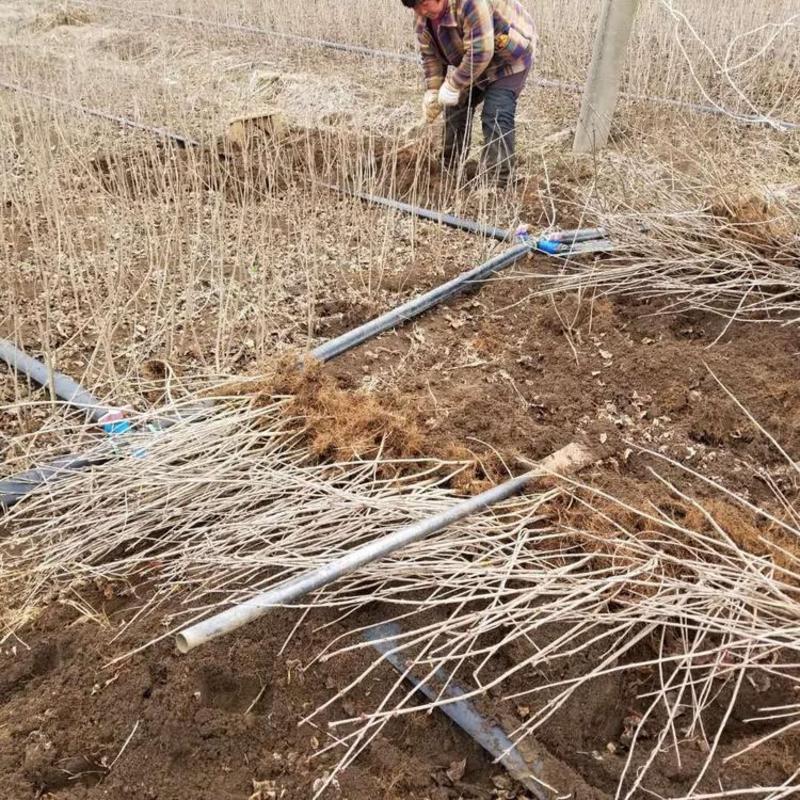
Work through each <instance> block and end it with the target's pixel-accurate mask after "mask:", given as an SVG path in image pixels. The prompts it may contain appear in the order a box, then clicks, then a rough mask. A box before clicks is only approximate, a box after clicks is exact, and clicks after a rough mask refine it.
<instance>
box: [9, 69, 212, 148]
mask: <svg viewBox="0 0 800 800" xmlns="http://www.w3.org/2000/svg"><path fill="white" fill-rule="evenodd" d="M0 89H5V90H6V91H9V92H16V93H17V94H26V95H29V96H30V97H35V98H37V99H39V100H48V101H49V102H51V103H55V104H56V105H60V106H63V107H65V108H69V109H70V110H71V111H77V112H78V113H79V114H86V115H87V116H89V117H97V118H98V119H104V120H107V121H108V122H114V123H116V124H117V125H119V126H120V127H123V128H133V129H134V130H139V131H145V133H150V134H153V135H154V136H156V137H158V138H159V139H167V140H169V141H172V142H174V143H175V144H177V145H178V146H179V147H200V142H198V141H197V140H196V139H192V138H191V137H189V136H184V135H183V134H180V133H175V131H171V130H169V129H168V128H157V127H155V126H153V125H145V124H144V123H143V122H137V121H136V120H134V119H130V118H128V117H123V116H119V115H117V114H109V113H108V112H107V111H101V110H100V109H97V108H86V107H85V106H80V105H78V104H77V103H70V102H69V101H67V100H62V99H60V98H58V97H53V95H50V94H44V93H42V92H34V91H32V90H31V89H26V88H25V87H24V86H20V85H19V84H16V83H8V82H7V81H3V80H0Z"/></svg>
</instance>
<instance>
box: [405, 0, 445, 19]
mask: <svg viewBox="0 0 800 800" xmlns="http://www.w3.org/2000/svg"><path fill="white" fill-rule="evenodd" d="M401 2H402V4H403V5H404V6H405V7H406V8H413V9H414V13H415V14H419V15H420V16H421V17H427V18H428V19H436V18H437V17H439V16H441V13H442V12H443V11H444V7H445V6H446V5H447V0H401Z"/></svg>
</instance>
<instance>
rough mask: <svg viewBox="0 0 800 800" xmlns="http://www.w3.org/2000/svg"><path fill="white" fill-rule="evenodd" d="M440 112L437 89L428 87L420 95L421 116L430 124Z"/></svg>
mask: <svg viewBox="0 0 800 800" xmlns="http://www.w3.org/2000/svg"><path fill="white" fill-rule="evenodd" d="M441 113H442V107H441V106H440V105H439V90H438V89H428V91H427V92H425V94H424V95H423V97H422V116H423V117H425V122H427V123H428V125H430V124H431V123H432V122H434V121H435V120H436V118H437V117H438V116H439V114H441Z"/></svg>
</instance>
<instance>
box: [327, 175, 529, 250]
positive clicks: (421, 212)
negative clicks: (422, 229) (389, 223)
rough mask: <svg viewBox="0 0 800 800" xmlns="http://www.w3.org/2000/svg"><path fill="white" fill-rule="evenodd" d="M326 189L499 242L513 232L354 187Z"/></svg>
mask: <svg viewBox="0 0 800 800" xmlns="http://www.w3.org/2000/svg"><path fill="white" fill-rule="evenodd" d="M324 186H326V187H327V188H328V189H333V190H334V191H336V192H342V194H347V195H350V196H351V197H356V198H358V199H359V200H364V201H366V202H367V203H372V204H373V205H376V206H384V207H386V208H394V209H397V210H398V211H402V212H404V213H406V214H413V215H415V216H417V217H421V218H422V219H429V220H431V221H432V222H438V223H439V224H440V225H448V226H449V227H451V228H458V229H459V230H462V231H467V232H468V233H474V234H476V235H478V236H485V237H486V238H487V239H497V240H498V241H499V242H507V241H508V240H509V239H512V238H513V236H514V234H513V233H512V232H511V231H507V230H505V229H503V228H495V227H494V226H493V225H483V224H481V223H480V222H474V221H473V220H471V219H463V218H462V217H456V216H454V215H453V214H445V213H443V212H441V211H432V210H431V209H428V208H422V207H420V206H415V205H411V203H404V202H402V201H401V200H394V199H392V198H391V197H381V196H380V195H375V194H369V193H367V192H359V191H356V190H355V189H344V188H342V187H340V186H334V185H332V184H327V183H326V184H324Z"/></svg>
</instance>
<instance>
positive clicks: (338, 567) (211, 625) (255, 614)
mask: <svg viewBox="0 0 800 800" xmlns="http://www.w3.org/2000/svg"><path fill="white" fill-rule="evenodd" d="M592 461H593V456H592V455H591V454H590V453H589V451H588V450H587V449H586V448H584V447H582V446H580V445H577V444H574V443H573V444H569V445H567V446H566V447H563V448H562V449H561V450H559V451H557V452H556V453H553V454H552V455H550V456H548V457H547V458H546V459H544V460H543V461H542V462H540V464H539V465H538V466H536V467H535V468H534V469H532V470H530V471H529V472H526V473H525V474H524V475H520V476H519V477H517V478H512V479H511V480H508V481H505V483H501V484H500V485H499V486H494V487H493V488H491V489H488V490H487V491H485V492H481V494H479V495H476V496H475V497H470V498H468V499H467V500H462V501H460V502H458V503H456V504H455V505H454V506H452V507H451V508H448V509H447V510H445V511H441V512H439V513H438V514H434V515H433V516H432V517H428V518H427V519H424V520H420V521H419V522H415V523H413V524H411V525H407V526H405V527H404V528H400V530H398V531H395V532H394V533H390V534H387V535H386V536H381V537H380V538H379V539H376V540H374V541H372V542H368V543H367V544H364V545H361V546H360V547H356V548H354V549H353V550H351V551H350V552H348V553H345V555H343V556H340V557H339V558H335V559H333V560H332V561H329V562H328V563H327V564H323V565H322V566H321V567H317V568H315V569H312V570H309V571H308V572H304V573H303V574H302V575H298V576H297V577H296V578H292V579H291V580H288V581H286V582H284V583H282V584H280V585H278V586H276V587H275V588H274V589H270V590H269V591H267V592H262V593H261V594H258V595H256V596H255V597H252V598H250V600H247V601H245V602H244V603H240V604H239V605H236V606H233V607H232V608H229V609H227V610H226V611H223V612H221V613H219V614H215V615H214V616H213V617H209V618H208V619H205V620H202V621H201V622H198V623H196V624H194V625H190V626H189V627H188V628H184V629H183V630H182V631H180V632H179V633H178V635H177V637H176V641H175V643H176V645H177V647H178V650H179V651H180V652H181V653H188V652H189V651H190V650H193V649H194V648H195V647H197V646H199V645H201V644H204V643H205V642H208V641H211V640H212V639H216V638H217V637H218V636H222V635H223V634H225V633H229V632H230V631H233V630H236V629H237V628H240V627H241V626H242V625H246V624H247V623H248V622H252V621H253V620H255V619H258V618H259V617H261V616H263V615H264V614H266V613H267V611H269V610H270V609H272V608H275V607H276V606H283V605H287V604H289V603H291V602H292V601H294V600H297V598H299V597H302V596H303V595H306V594H308V593H309V592H313V591H315V590H317V589H320V588H322V587H323V586H326V585H327V584H329V583H332V582H333V581H335V580H338V579H339V578H341V577H343V576H345V575H348V574H350V573H351V572H354V571H355V570H357V569H359V567H363V566H364V565H365V564H369V563H370V562H372V561H376V560H377V559H380V558H384V557H385V556H388V555H390V554H391V553H393V552H395V550H399V549H400V548H401V547H405V546H406V545H409V544H412V543H413V542H418V541H419V540H420V539H424V538H425V537H427V536H430V535H431V534H432V533H436V532H437V531H440V530H442V529H443V528H446V527H448V526H449V525H452V524H453V523H454V522H457V521H458V520H460V519H464V517H468V516H470V515H471V514H475V513H477V512H479V511H483V510H484V509H486V508H489V507H490V506H492V505H494V504H495V503H499V502H500V501H502V500H506V499H508V498H509V497H511V496H512V495H515V494H517V493H518V492H521V491H522V490H523V489H524V488H525V487H526V486H527V485H528V484H529V483H530V482H531V481H532V480H534V479H536V478H539V477H541V476H543V475H548V474H553V473H555V474H559V475H565V474H568V473H572V472H575V471H576V470H579V469H581V468H583V467H586V466H588V465H589V464H590V463H591V462H592Z"/></svg>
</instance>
